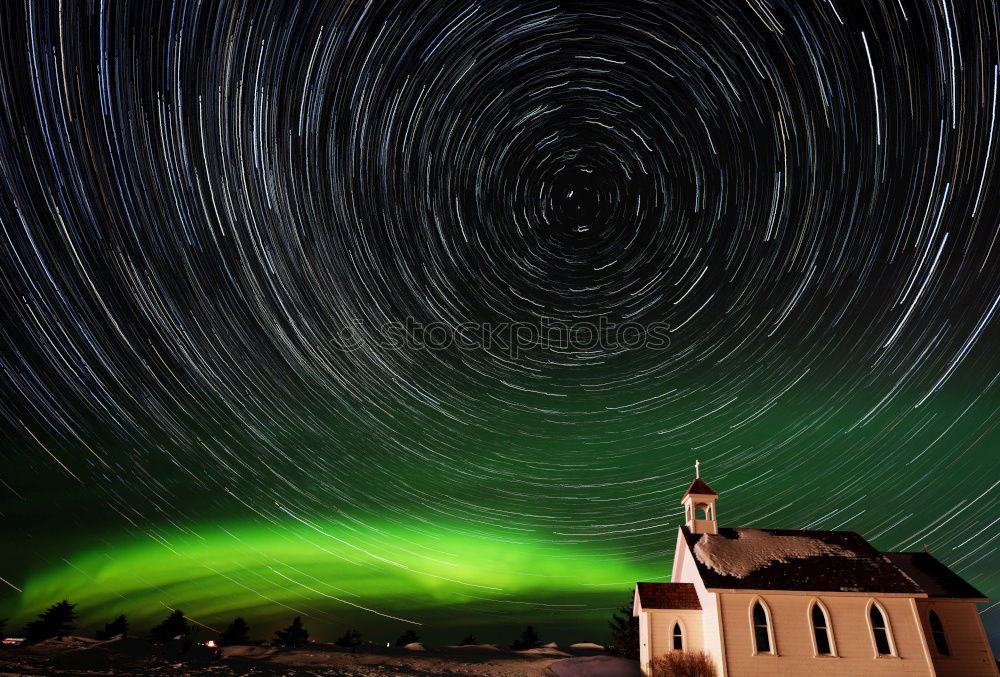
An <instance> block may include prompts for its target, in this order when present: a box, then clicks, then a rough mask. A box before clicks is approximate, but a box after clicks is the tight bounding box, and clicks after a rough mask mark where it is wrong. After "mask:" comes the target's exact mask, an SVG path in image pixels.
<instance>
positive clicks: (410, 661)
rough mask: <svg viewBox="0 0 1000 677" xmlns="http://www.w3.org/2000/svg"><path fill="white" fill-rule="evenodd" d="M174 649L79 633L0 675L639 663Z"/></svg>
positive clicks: (541, 654) (461, 670)
mask: <svg viewBox="0 0 1000 677" xmlns="http://www.w3.org/2000/svg"><path fill="white" fill-rule="evenodd" d="M180 650H181V649H180V647H179V646H178V647H169V646H168V647H162V648H160V649H155V648H153V647H151V646H150V645H149V644H147V643H146V642H144V641H142V640H136V639H126V640H119V641H109V642H97V641H95V640H90V639H85V638H66V639H65V640H63V641H57V640H49V641H47V642H43V643H41V644H38V645H35V646H33V647H18V648H5V649H2V650H0V676H2V677H22V676H25V677H26V676H28V675H46V676H51V677H71V676H72V677H84V676H87V677H91V676H96V675H112V674H113V675H115V676H116V677H139V676H140V675H157V676H163V677H175V676H176V677H179V676H181V675H217V676H219V677H229V676H234V675H253V676H259V677H278V676H279V675H280V676H281V677H300V676H301V677H304V676H306V675H342V676H345V677H348V676H349V677H387V676H390V675H396V676H411V677H438V676H440V675H473V676H481V677H486V676H494V677H592V676H593V677H596V676H598V675H600V676H601V677H633V676H635V677H637V676H638V675H639V670H638V663H637V662H635V661H625V660H623V659H611V658H609V657H606V656H603V655H602V654H601V653H600V648H599V647H597V646H595V645H571V646H570V647H565V648H559V647H544V648H540V649H533V650H530V651H508V650H505V649H499V648H497V647H495V646H492V645H484V646H482V647H445V648H433V647H424V649H423V650H416V651H414V650H407V649H405V648H384V649H382V648H378V649H376V648H368V647H366V648H365V649H363V650H359V651H358V652H357V653H352V652H351V651H350V650H346V649H342V648H339V647H335V646H332V645H328V644H312V645H310V646H309V647H306V648H303V649H293V650H284V649H276V648H273V647H257V646H236V647H226V648H224V649H223V650H222V652H221V653H222V655H221V657H219V658H215V657H213V656H212V652H211V651H209V650H207V648H205V647H199V646H197V645H196V646H195V647H193V648H190V649H188V651H186V652H185V653H183V654H179V653H178V652H179V651H180Z"/></svg>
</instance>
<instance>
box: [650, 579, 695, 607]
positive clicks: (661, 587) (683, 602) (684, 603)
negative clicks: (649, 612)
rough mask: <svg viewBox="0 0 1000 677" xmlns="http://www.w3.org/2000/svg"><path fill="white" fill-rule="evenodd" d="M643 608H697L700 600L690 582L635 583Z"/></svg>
mask: <svg viewBox="0 0 1000 677" xmlns="http://www.w3.org/2000/svg"><path fill="white" fill-rule="evenodd" d="M635 589H636V591H637V592H638V593H639V604H640V605H641V606H642V608H643V609H697V610H698V611H701V602H699V601H698V593H697V591H695V589H694V584H692V583H636V584H635Z"/></svg>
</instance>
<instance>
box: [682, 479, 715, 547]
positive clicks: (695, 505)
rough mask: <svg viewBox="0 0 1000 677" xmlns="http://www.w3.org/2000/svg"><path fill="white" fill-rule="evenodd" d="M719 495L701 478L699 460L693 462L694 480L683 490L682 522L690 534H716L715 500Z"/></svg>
mask: <svg viewBox="0 0 1000 677" xmlns="http://www.w3.org/2000/svg"><path fill="white" fill-rule="evenodd" d="M717 498H719V495H718V494H717V493H715V490H714V489H712V487H710V486H708V483H706V482H705V480H703V479H701V461H695V462H694V482H692V483H691V486H690V487H688V490H687V491H686V492H684V497H683V498H681V505H683V506H684V524H685V525H686V526H687V528H688V530H689V531H690V532H691V533H692V534H717V533H719V523H718V522H717V521H716V519H715V500H716V499H717Z"/></svg>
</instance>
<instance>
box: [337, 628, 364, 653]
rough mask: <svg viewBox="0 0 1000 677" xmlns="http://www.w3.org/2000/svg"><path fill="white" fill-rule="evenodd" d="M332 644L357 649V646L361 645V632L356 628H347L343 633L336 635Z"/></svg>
mask: <svg viewBox="0 0 1000 677" xmlns="http://www.w3.org/2000/svg"><path fill="white" fill-rule="evenodd" d="M334 644H336V645H337V646H346V647H350V648H351V649H353V650H354V651H357V650H358V647H359V646H361V633H360V632H358V631H357V629H354V630H348V631H347V632H345V633H344V634H343V635H341V636H340V637H338V638H337V641H336V642H334Z"/></svg>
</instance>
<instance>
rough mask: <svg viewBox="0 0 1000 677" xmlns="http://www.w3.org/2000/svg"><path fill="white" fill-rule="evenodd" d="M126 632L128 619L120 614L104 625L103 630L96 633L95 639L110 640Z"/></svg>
mask: <svg viewBox="0 0 1000 677" xmlns="http://www.w3.org/2000/svg"><path fill="white" fill-rule="evenodd" d="M127 632H128V619H127V618H125V614H120V615H119V616H118V618H116V619H115V620H113V621H111V622H110V623H105V624H104V629H103V630H98V631H97V639H111V638H112V637H114V636H116V635H124V634H126V633H127Z"/></svg>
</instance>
